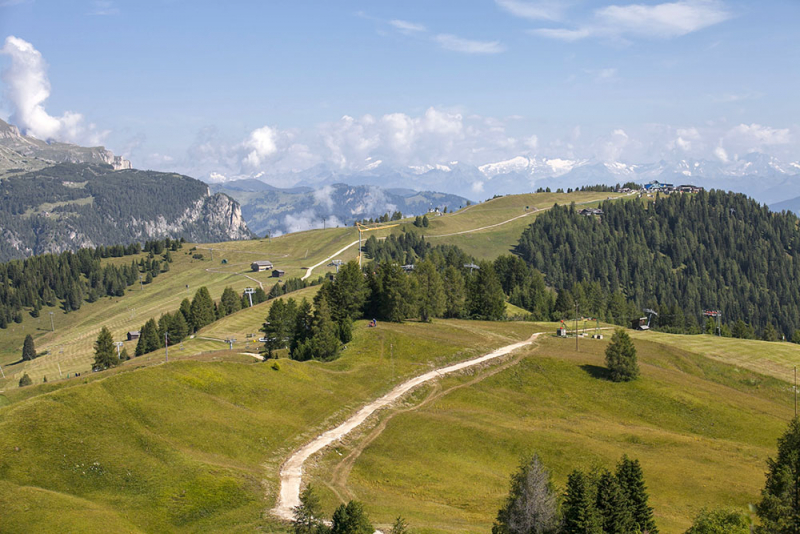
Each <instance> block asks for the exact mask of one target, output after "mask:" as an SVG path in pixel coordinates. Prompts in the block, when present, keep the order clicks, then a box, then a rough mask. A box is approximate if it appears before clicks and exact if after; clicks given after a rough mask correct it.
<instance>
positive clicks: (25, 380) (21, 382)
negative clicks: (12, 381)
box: [19, 373, 33, 388]
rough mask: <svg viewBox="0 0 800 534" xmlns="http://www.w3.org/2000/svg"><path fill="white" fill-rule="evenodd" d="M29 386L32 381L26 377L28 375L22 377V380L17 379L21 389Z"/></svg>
mask: <svg viewBox="0 0 800 534" xmlns="http://www.w3.org/2000/svg"><path fill="white" fill-rule="evenodd" d="M31 384H33V380H31V377H29V376H28V373H25V374H24V375H22V378H20V379H19V387H21V388H23V387H25V386H30V385H31Z"/></svg>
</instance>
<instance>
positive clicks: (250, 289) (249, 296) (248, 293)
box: [244, 287, 256, 308]
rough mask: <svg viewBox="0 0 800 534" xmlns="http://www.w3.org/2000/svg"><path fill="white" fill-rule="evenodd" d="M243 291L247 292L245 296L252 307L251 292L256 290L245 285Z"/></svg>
mask: <svg viewBox="0 0 800 534" xmlns="http://www.w3.org/2000/svg"><path fill="white" fill-rule="evenodd" d="M244 292H245V293H246V294H247V298H248V299H250V307H251V308H252V307H253V293H255V292H256V290H255V289H253V288H252V287H246V288H245V289H244Z"/></svg>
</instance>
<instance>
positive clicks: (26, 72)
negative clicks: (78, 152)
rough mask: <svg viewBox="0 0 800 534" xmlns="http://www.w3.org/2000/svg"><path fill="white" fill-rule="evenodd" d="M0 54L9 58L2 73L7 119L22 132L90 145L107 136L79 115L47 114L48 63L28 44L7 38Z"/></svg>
mask: <svg viewBox="0 0 800 534" xmlns="http://www.w3.org/2000/svg"><path fill="white" fill-rule="evenodd" d="M0 54H3V55H6V56H9V57H10V58H11V63H10V65H9V66H8V68H7V69H5V70H4V71H3V74H2V79H3V83H4V85H5V96H6V100H7V101H8V102H9V104H10V105H11V109H12V113H11V117H10V118H9V119H10V121H11V122H13V123H14V124H16V125H17V126H18V127H19V128H20V129H21V130H22V131H23V132H24V133H26V134H28V135H32V136H34V137H37V138H39V139H43V140H50V139H53V140H59V141H70V142H75V143H83V144H90V145H97V144H100V143H101V142H102V141H103V139H104V138H105V137H106V136H107V135H108V133H109V132H108V131H99V130H98V129H97V128H96V126H95V125H94V124H88V125H87V124H85V121H84V118H83V115H81V114H80V113H75V112H72V111H67V112H66V113H64V114H63V115H62V116H61V117H55V116H53V115H50V114H49V113H47V111H46V110H45V107H44V104H45V101H46V100H47V99H48V98H49V97H50V80H49V79H48V77H47V64H46V63H45V61H44V58H43V57H42V54H41V53H40V52H39V51H38V50H36V48H34V47H33V45H32V44H31V43H29V42H27V41H25V40H23V39H20V38H18V37H14V36H13V35H12V36H9V37H7V38H6V41H5V45H4V46H3V48H2V49H0Z"/></svg>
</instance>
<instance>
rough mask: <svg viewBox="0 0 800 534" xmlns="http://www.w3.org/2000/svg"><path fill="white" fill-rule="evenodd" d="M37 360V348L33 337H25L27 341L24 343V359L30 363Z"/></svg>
mask: <svg viewBox="0 0 800 534" xmlns="http://www.w3.org/2000/svg"><path fill="white" fill-rule="evenodd" d="M34 358H36V347H35V346H34V343H33V336H31V335H30V334H28V335H26V336H25V341H24V342H23V343H22V359H23V360H24V361H30V360H33V359H34Z"/></svg>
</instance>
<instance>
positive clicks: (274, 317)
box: [261, 299, 290, 358]
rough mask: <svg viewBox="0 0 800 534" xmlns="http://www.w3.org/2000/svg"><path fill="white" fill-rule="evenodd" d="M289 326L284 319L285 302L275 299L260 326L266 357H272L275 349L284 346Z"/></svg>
mask: <svg viewBox="0 0 800 534" xmlns="http://www.w3.org/2000/svg"><path fill="white" fill-rule="evenodd" d="M289 327H290V325H289V324H287V320H286V303H284V302H283V299H277V300H275V301H274V302H273V303H272V305H271V306H270V307H269V314H268V315H267V319H266V321H264V326H263V327H262V328H261V331H262V332H264V339H265V341H264V350H265V351H266V352H267V356H268V357H270V358H272V357H273V356H274V354H275V351H276V350H279V349H282V348H285V347H286V339H287V337H288V335H287V333H288V330H289Z"/></svg>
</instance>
